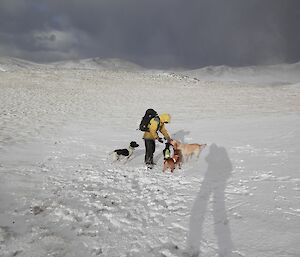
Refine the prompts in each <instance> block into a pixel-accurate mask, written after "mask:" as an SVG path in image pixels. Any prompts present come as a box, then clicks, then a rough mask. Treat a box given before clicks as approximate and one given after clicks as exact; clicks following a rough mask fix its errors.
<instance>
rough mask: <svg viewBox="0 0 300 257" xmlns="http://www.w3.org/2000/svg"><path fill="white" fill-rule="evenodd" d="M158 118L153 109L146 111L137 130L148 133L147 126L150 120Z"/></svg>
mask: <svg viewBox="0 0 300 257" xmlns="http://www.w3.org/2000/svg"><path fill="white" fill-rule="evenodd" d="M154 117H158V115H157V112H156V111H154V110H153V109H148V110H147V111H146V113H145V115H144V117H143V118H142V120H141V123H140V126H139V130H141V131H149V129H148V125H149V122H150V120H151V119H152V118H154Z"/></svg>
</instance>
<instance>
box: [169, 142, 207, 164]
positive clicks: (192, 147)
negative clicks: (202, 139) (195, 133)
mask: <svg viewBox="0 0 300 257" xmlns="http://www.w3.org/2000/svg"><path fill="white" fill-rule="evenodd" d="M170 144H171V145H172V146H173V148H174V149H178V150H179V151H180V152H181V154H182V157H183V161H188V160H189V158H191V157H192V156H196V157H197V158H198V157H199V155H200V153H201V151H202V150H203V149H204V148H205V147H206V145H207V144H183V143H180V142H179V141H177V140H175V139H171V140H170Z"/></svg>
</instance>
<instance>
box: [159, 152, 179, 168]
mask: <svg viewBox="0 0 300 257" xmlns="http://www.w3.org/2000/svg"><path fill="white" fill-rule="evenodd" d="M179 159H180V157H179V155H178V154H175V152H174V155H173V157H171V158H168V159H165V160H164V167H163V172H165V171H166V170H167V169H170V170H171V172H173V171H174V170H175V168H176V166H177V165H178V167H179V169H180V168H181V165H180V162H179Z"/></svg>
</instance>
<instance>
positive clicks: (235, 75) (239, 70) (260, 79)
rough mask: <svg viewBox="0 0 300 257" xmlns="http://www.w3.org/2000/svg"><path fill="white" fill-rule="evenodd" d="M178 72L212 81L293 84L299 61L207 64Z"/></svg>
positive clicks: (298, 73) (297, 79)
mask: <svg viewBox="0 0 300 257" xmlns="http://www.w3.org/2000/svg"><path fill="white" fill-rule="evenodd" d="M180 74H182V75H185V76H189V77H193V78H197V79H199V80H212V81H239V82H248V83H249V82H250V83H254V84H262V83H263V84H268V85H270V84H271V85H276V84H281V85H282V84H294V83H297V82H300V62H298V63H294V64H278V65H269V66H248V67H229V66H208V67H204V68H201V69H195V70H189V71H183V72H180Z"/></svg>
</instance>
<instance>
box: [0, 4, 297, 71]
mask: <svg viewBox="0 0 300 257" xmlns="http://www.w3.org/2000/svg"><path fill="white" fill-rule="evenodd" d="M299 24H300V1H299V0H227V1H224V0H85V1H81V0H72V1H71V0H70V1H68V0H66V1H60V0H48V1H45V0H44V1H43V0H40V1H37V0H36V1H34V0H1V1H0V55H13V56H17V57H22V58H27V59H32V60H37V61H53V60H59V59H70V58H86V57H94V56H99V57H118V58H124V59H127V60H131V61H135V62H138V63H140V64H144V65H148V66H174V65H178V66H186V67H200V66H204V65H221V64H227V65H249V64H266V63H278V62H295V61H300V47H299V46H300V33H299V32H300V29H299Z"/></svg>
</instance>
